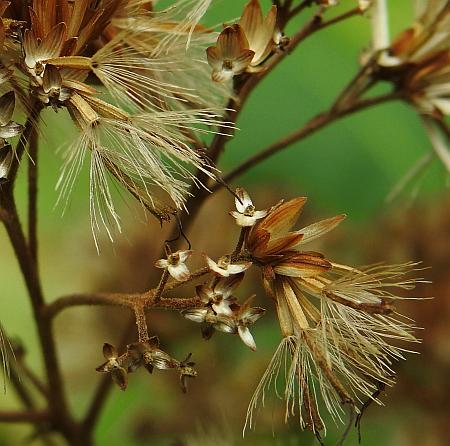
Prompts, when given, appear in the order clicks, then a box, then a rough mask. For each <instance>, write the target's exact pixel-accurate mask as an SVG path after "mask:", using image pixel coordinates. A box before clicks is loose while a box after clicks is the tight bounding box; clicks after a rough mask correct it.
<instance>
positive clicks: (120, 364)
mask: <svg viewBox="0 0 450 446" xmlns="http://www.w3.org/2000/svg"><path fill="white" fill-rule="evenodd" d="M103 356H104V357H105V359H106V362H104V363H103V364H101V365H100V366H98V367H97V368H96V370H97V372H101V373H109V374H110V375H111V378H112V379H113V381H114V382H115V383H116V384H117V386H118V387H119V388H120V389H121V390H126V388H127V386H128V374H129V373H132V372H135V371H136V370H137V369H138V368H139V367H141V366H144V367H145V368H146V369H147V371H148V372H149V373H153V370H154V369H155V368H157V369H160V370H169V369H175V370H177V371H178V373H179V375H180V383H181V389H182V390H183V392H186V390H187V386H186V379H187V378H188V377H190V378H195V377H196V376H197V372H196V371H195V370H194V368H193V366H194V365H195V363H193V362H192V361H190V358H191V355H190V354H189V355H188V357H187V358H186V359H185V360H184V361H177V360H176V359H174V358H172V357H171V356H170V355H168V354H167V353H166V352H164V351H162V350H161V349H160V348H159V339H158V338H157V337H156V336H153V337H151V338H150V339H148V340H146V341H141V342H135V343H133V344H129V345H128V346H127V350H126V352H125V353H123V354H122V355H119V353H118V351H117V349H116V348H115V347H114V346H113V345H111V344H108V343H105V344H104V345H103Z"/></svg>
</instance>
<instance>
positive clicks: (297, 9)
mask: <svg viewBox="0 0 450 446" xmlns="http://www.w3.org/2000/svg"><path fill="white" fill-rule="evenodd" d="M312 2H313V0H303V1H302V2H301V3H299V4H298V5H297V6H296V7H295V8H292V9H291V10H290V11H289V15H288V18H289V20H290V19H292V18H293V17H295V16H296V15H298V14H300V13H301V12H302V11H303V10H304V9H306V8H309V7H310V6H311V5H312Z"/></svg>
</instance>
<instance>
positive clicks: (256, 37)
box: [206, 0, 277, 82]
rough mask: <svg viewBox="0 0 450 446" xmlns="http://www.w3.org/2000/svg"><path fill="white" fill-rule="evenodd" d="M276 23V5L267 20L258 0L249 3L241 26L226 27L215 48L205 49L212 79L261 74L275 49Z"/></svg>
mask: <svg viewBox="0 0 450 446" xmlns="http://www.w3.org/2000/svg"><path fill="white" fill-rule="evenodd" d="M276 21H277V7H276V6H272V8H271V9H270V11H269V13H268V14H267V17H266V18H264V17H263V12H262V9H261V5H260V3H259V0H250V1H249V2H248V3H247V5H246V6H245V8H244V12H243V13H242V16H241V18H240V20H239V24H234V25H232V26H227V27H225V29H224V30H223V31H222V32H221V33H220V35H219V37H218V38H217V43H216V45H215V46H210V47H208V48H207V50H206V55H207V58H208V63H209V65H210V66H211V68H212V75H211V76H212V79H213V80H214V81H215V82H225V81H227V80H230V79H232V78H233V77H234V76H237V75H239V74H241V73H243V72H245V71H246V72H250V73H251V72H256V71H260V70H261V69H262V67H261V66H260V65H261V64H262V63H263V62H264V61H265V60H266V59H267V57H268V56H269V54H270V53H271V51H272V50H273V48H274V46H275V42H274V34H275V26H276Z"/></svg>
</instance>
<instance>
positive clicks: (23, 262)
mask: <svg viewBox="0 0 450 446" xmlns="http://www.w3.org/2000/svg"><path fill="white" fill-rule="evenodd" d="M40 110H41V106H40V105H35V106H34V108H33V110H32V113H31V114H30V116H29V118H28V119H27V121H26V123H25V127H24V130H23V133H22V136H21V139H20V141H19V143H18V146H17V148H16V153H17V159H15V161H14V163H13V165H12V168H11V171H10V181H9V182H7V183H6V184H3V185H1V186H0V208H2V209H3V214H5V215H4V218H3V224H4V226H5V229H6V232H7V234H8V237H9V240H10V242H11V245H12V247H13V250H14V253H15V255H16V257H17V260H18V262H19V266H20V269H21V272H22V275H23V278H24V281H25V285H26V288H27V291H28V295H29V297H30V302H31V306H32V309H33V314H34V319H35V321H36V325H37V331H38V335H39V342H40V347H41V351H42V355H43V359H44V365H45V370H46V375H47V380H48V386H49V388H50V389H51V395H50V398H49V400H48V403H49V408H50V411H51V414H52V416H53V417H54V420H55V423H56V424H57V425H59V427H60V429H61V430H66V431H67V430H70V429H71V427H72V426H71V425H72V422H71V420H70V415H69V413H68V410H67V404H66V399H65V395H64V390H63V383H62V379H61V373H60V368H59V363H58V360H57V358H56V346H55V342H54V338H53V333H52V327H51V324H50V323H48V321H47V320H46V319H45V318H43V317H42V313H41V311H42V309H43V308H44V307H45V303H44V297H43V294H42V288H41V283H40V278H39V274H38V270H37V265H36V262H35V261H34V258H33V255H32V253H31V251H30V247H29V246H28V244H27V241H26V239H25V234H24V232H23V229H22V225H21V223H20V220H19V216H18V212H17V208H16V204H15V201H14V195H13V189H14V182H15V178H16V176H17V171H18V168H19V160H20V158H21V156H22V154H23V153H24V152H25V147H26V142H27V141H28V139H29V137H30V135H31V134H32V132H33V131H34V123H35V122H36V119H37V116H38V115H39V112H40Z"/></svg>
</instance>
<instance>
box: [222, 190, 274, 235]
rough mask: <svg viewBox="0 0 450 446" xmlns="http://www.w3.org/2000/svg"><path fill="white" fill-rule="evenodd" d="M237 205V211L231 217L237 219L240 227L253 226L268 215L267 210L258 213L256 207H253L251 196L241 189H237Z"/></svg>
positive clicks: (231, 213)
mask: <svg viewBox="0 0 450 446" xmlns="http://www.w3.org/2000/svg"><path fill="white" fill-rule="evenodd" d="M235 203H236V209H237V211H231V212H230V215H231V216H233V217H234V218H235V220H236V223H237V224H238V226H242V227H244V228H245V227H249V226H253V225H254V224H255V223H256V222H257V220H259V219H261V218H263V217H265V216H266V215H267V213H268V211H267V210H265V209H264V210H263V211H257V210H256V209H255V206H253V202H252V200H251V198H250V195H249V194H248V193H247V191H246V190H245V189H242V188H241V187H238V188H237V189H236V199H235Z"/></svg>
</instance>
